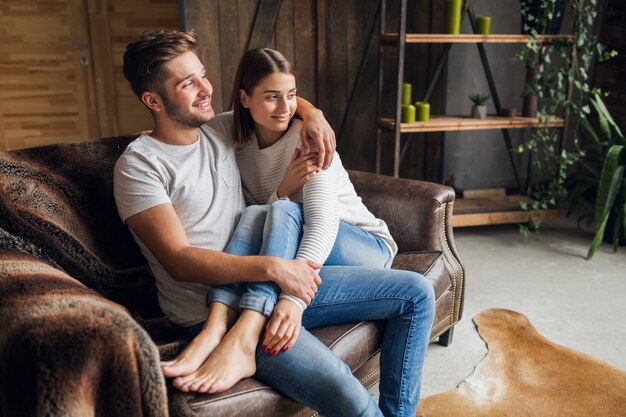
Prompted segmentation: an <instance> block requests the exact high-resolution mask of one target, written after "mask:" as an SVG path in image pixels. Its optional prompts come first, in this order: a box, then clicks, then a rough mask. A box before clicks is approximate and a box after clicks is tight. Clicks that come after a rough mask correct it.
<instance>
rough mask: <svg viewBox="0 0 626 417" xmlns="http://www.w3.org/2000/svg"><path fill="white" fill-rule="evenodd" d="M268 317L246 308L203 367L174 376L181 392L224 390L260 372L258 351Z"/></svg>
mask: <svg viewBox="0 0 626 417" xmlns="http://www.w3.org/2000/svg"><path fill="white" fill-rule="evenodd" d="M264 324H265V317H264V316H263V315H262V314H260V313H257V312H255V311H251V310H244V312H243V313H242V314H241V317H240V318H239V320H237V322H236V323H235V325H234V326H233V328H232V329H231V330H230V331H229V332H228V334H227V335H226V336H225V337H224V339H223V340H222V342H221V343H220V344H219V345H218V346H217V347H216V348H215V350H213V352H212V353H211V354H210V355H209V357H208V359H207V360H206V361H205V362H204V363H203V364H202V366H201V367H200V369H198V370H197V371H195V372H192V373H190V374H188V375H185V376H180V377H178V378H175V379H174V386H175V387H176V388H178V389H180V390H181V391H185V392H188V391H197V392H209V393H215V392H222V391H226V390H228V389H229V388H230V387H232V386H233V385H235V384H236V383H237V382H238V381H239V380H241V379H242V378H246V377H249V376H252V375H254V373H255V372H256V360H255V350H256V346H257V343H258V341H259V336H260V334H261V330H262V329H263V326H264Z"/></svg>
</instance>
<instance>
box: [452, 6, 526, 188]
mask: <svg viewBox="0 0 626 417" xmlns="http://www.w3.org/2000/svg"><path fill="white" fill-rule="evenodd" d="M474 11H475V13H476V15H477V16H491V18H492V23H491V32H492V33H519V32H520V12H519V0H498V1H494V0H491V1H483V2H474ZM461 31H462V33H472V31H471V27H470V23H469V19H467V17H466V18H465V19H464V21H463V24H462V27H461ZM521 47H522V46H521V44H493V43H491V44H485V49H486V53H487V58H488V60H489V64H490V66H491V70H492V73H493V76H494V79H495V83H496V87H497V89H498V95H499V97H500V102H501V104H502V107H503V108H507V107H516V108H517V109H518V111H519V112H521V109H522V102H523V99H522V92H523V89H524V82H525V77H526V70H525V66H524V63H523V62H520V61H519V60H518V59H517V58H516V57H515V55H516V53H517V52H519V51H520V50H521ZM475 93H482V94H488V93H489V85H488V84H487V78H486V76H485V73H484V71H483V69H482V65H481V61H480V56H479V54H478V48H477V47H476V45H475V44H455V45H454V46H453V47H452V50H451V53H450V57H449V62H448V83H447V100H448V101H447V108H446V114H450V115H452V114H469V113H470V109H471V106H472V103H471V101H470V100H469V98H468V97H469V96H470V95H471V94H475ZM487 112H488V113H490V114H493V113H495V106H494V104H493V100H491V99H490V100H489V101H488V102H487ZM510 132H511V137H512V139H513V143H514V145H516V144H517V143H519V141H520V140H524V138H527V137H528V135H529V133H530V132H529V131H528V130H511V131H510ZM515 160H516V163H517V166H518V167H520V168H521V170H520V171H521V174H522V175H523V177H524V178H525V172H526V163H525V162H524V160H525V158H524V157H521V156H516V158H515ZM444 179H445V180H446V181H450V182H451V183H452V184H453V185H454V186H455V188H457V190H466V189H476V188H492V187H515V186H516V182H515V179H514V175H513V170H512V168H511V163H510V160H509V157H508V154H507V150H506V146H505V143H504V139H503V137H502V133H501V131H500V130H486V131H464V132H450V133H447V134H446V139H445V159H444Z"/></svg>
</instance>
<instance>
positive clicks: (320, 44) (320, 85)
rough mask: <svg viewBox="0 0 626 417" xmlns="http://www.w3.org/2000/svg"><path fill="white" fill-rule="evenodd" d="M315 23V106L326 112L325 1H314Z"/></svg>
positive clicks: (326, 41)
mask: <svg viewBox="0 0 626 417" xmlns="http://www.w3.org/2000/svg"><path fill="white" fill-rule="evenodd" d="M316 6H317V7H316V14H315V23H316V24H317V106H318V107H320V108H322V109H324V111H326V112H328V103H329V101H330V99H329V91H328V76H327V67H326V66H327V64H328V34H327V26H328V24H327V20H328V5H327V0H316Z"/></svg>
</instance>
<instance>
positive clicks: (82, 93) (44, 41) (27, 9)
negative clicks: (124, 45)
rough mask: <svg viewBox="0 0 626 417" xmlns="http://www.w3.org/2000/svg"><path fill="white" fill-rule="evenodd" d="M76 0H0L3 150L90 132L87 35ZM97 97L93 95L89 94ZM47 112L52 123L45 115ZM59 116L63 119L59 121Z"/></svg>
mask: <svg viewBox="0 0 626 417" xmlns="http://www.w3.org/2000/svg"><path fill="white" fill-rule="evenodd" d="M82 12H84V4H83V3H82V2H81V1H78V0H65V1H62V0H59V1H56V2H45V3H44V2H41V1H23V2H2V3H0V35H1V37H2V49H1V50H0V114H2V115H3V117H2V123H3V128H2V130H3V132H4V133H3V140H2V142H3V143H4V147H5V149H17V148H24V147H30V146H36V145H39V144H47V143H57V142H67V141H75V140H78V139H82V138H85V137H87V136H89V135H90V126H91V124H90V121H89V114H90V113H89V112H90V110H93V109H91V108H90V107H92V106H91V105H90V104H91V103H90V101H89V97H90V92H89V84H88V83H86V77H88V69H86V68H85V67H83V66H81V65H80V63H79V58H80V57H81V56H85V57H87V58H88V59H90V58H91V56H90V54H89V44H88V41H89V39H88V36H85V33H83V31H82V30H81V27H80V26H79V25H78V19H80V17H81V14H82ZM91 97H93V95H91ZM42 114H44V115H49V118H47V119H46V120H49V122H46V121H45V120H44V121H42V119H41V115H42ZM57 119H61V120H63V122H62V123H61V124H59V123H58V121H57Z"/></svg>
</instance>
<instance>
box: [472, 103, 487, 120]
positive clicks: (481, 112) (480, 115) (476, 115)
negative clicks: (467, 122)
mask: <svg viewBox="0 0 626 417" xmlns="http://www.w3.org/2000/svg"><path fill="white" fill-rule="evenodd" d="M472 118H473V119H486V118H487V106H472Z"/></svg>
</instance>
